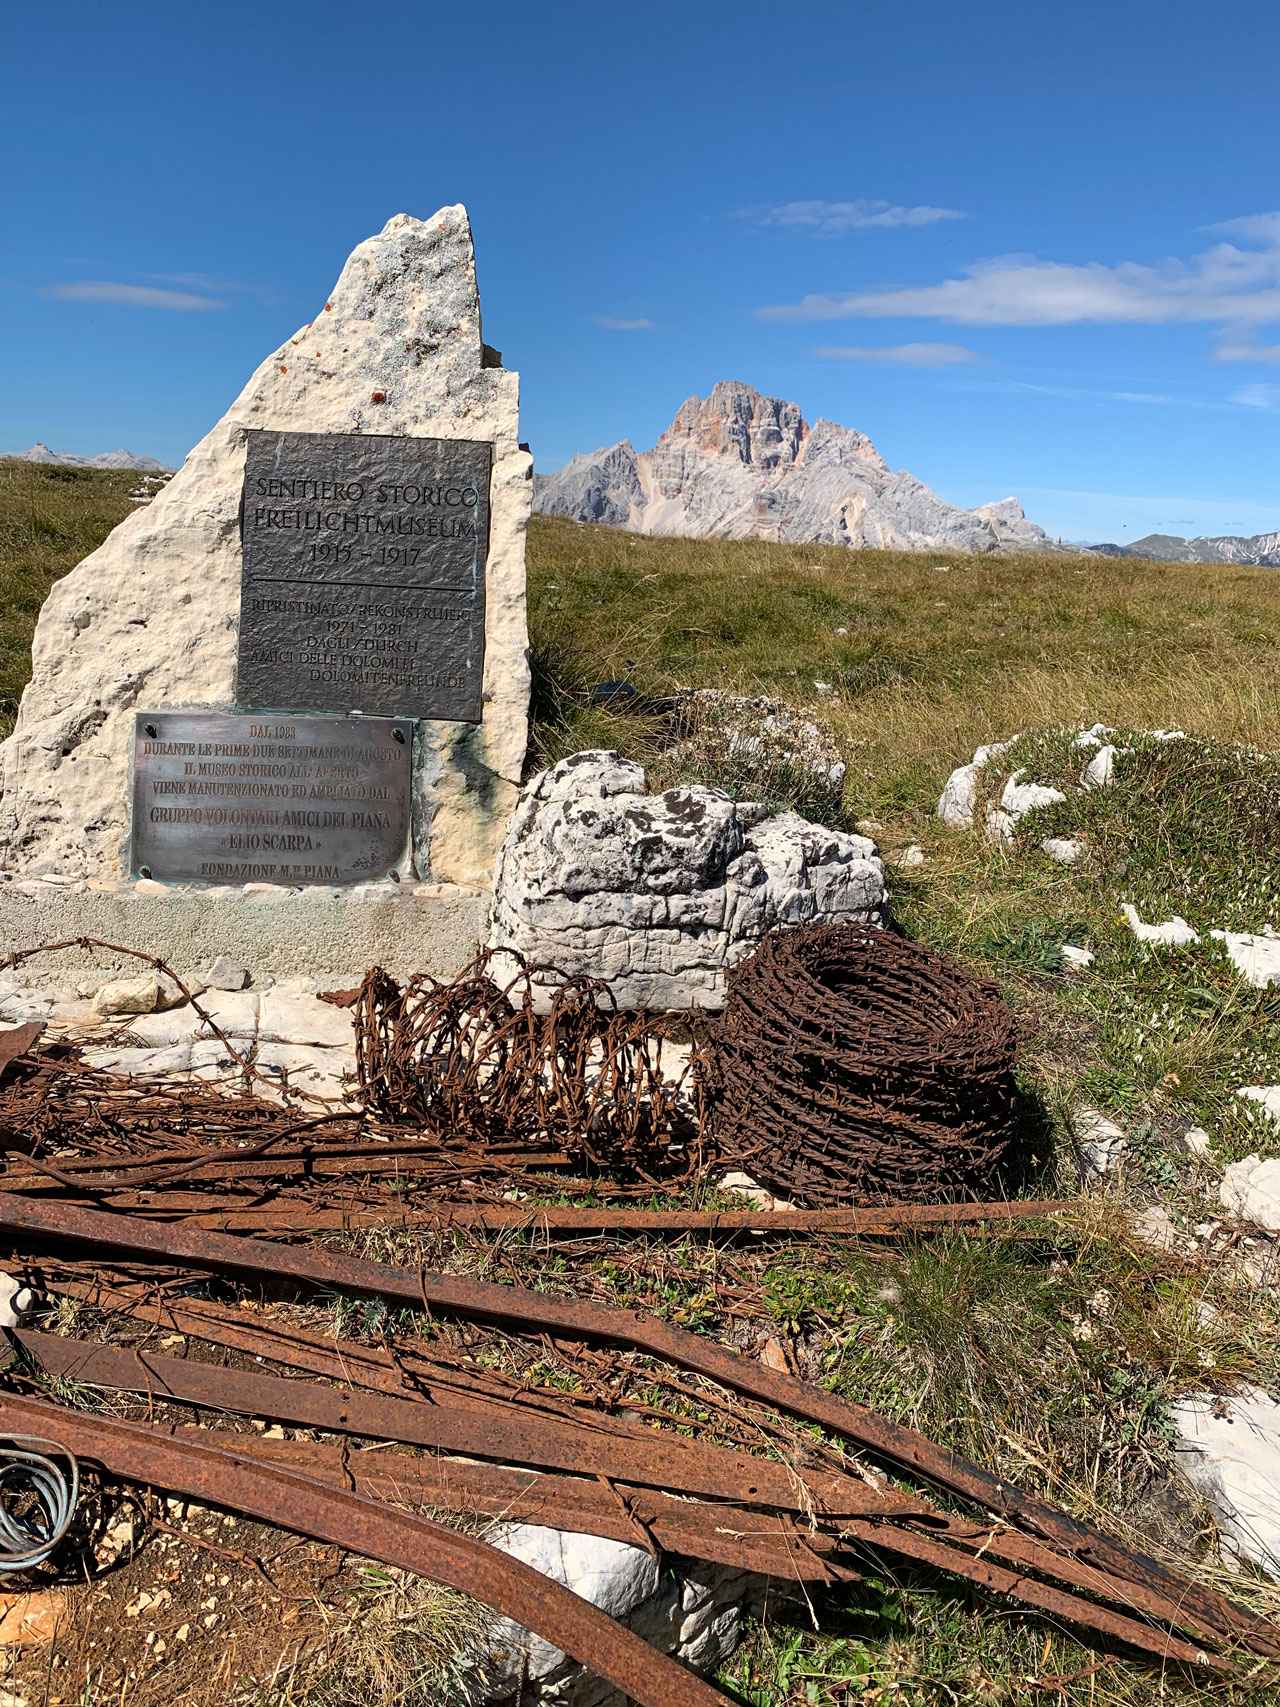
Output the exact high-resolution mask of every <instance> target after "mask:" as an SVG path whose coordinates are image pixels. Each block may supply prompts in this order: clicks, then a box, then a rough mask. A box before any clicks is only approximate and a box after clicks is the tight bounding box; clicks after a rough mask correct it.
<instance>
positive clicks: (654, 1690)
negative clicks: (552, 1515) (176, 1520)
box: [0, 1393, 732, 1707]
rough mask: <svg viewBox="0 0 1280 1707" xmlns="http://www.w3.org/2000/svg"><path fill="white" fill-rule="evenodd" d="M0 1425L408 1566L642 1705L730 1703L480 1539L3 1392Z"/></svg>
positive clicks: (311, 1480)
mask: <svg viewBox="0 0 1280 1707" xmlns="http://www.w3.org/2000/svg"><path fill="white" fill-rule="evenodd" d="M0 1428H3V1430H4V1431H5V1432H6V1433H12V1434H39V1435H42V1436H43V1437H44V1438H46V1439H53V1440H57V1441H58V1443H59V1444H60V1445H61V1446H63V1447H65V1448H66V1449H67V1450H68V1451H71V1452H74V1453H75V1455H76V1456H77V1457H78V1458H79V1459H80V1460H81V1461H82V1462H84V1463H89V1464H96V1465H98V1466H99V1467H100V1468H101V1469H103V1470H104V1471H106V1472H107V1473H108V1474H110V1475H113V1476H121V1477H124V1478H125V1479H126V1480H130V1481H135V1482H143V1483H145V1484H147V1485H148V1486H151V1487H157V1488H164V1489H166V1490H168V1491H169V1492H170V1493H174V1494H182V1495H184V1496H185V1497H187V1498H189V1499H195V1500H199V1501H201V1502H202V1503H204V1504H207V1505H216V1506H223V1507H230V1508H231V1509H233V1510H235V1511H240V1512H244V1513H245V1514H246V1515H248V1516H251V1517H256V1518H259V1519H261V1520H262V1521H264V1522H266V1523H272V1524H275V1525H276V1526H277V1527H278V1528H280V1529H288V1530H292V1531H293V1532H294V1533H295V1534H298V1535H308V1536H311V1537H312V1538H313V1539H315V1540H317V1541H323V1542H326V1543H328V1544H329V1545H332V1546H337V1547H342V1548H345V1549H346V1550H347V1551H349V1552H353V1553H356V1554H359V1555H360V1556H361V1557H363V1558H368V1559H377V1560H379V1561H380V1562H381V1563H383V1564H385V1565H392V1566H395V1567H397V1568H399V1569H401V1570H408V1571H414V1572H416V1573H417V1574H418V1575H419V1576H423V1577H427V1578H429V1579H430V1580H431V1581H432V1582H438V1583H443V1584H445V1585H446V1586H447V1587H449V1588H453V1589H457V1590H459V1591H460V1592H462V1593H463V1594H469V1595H471V1596H472V1597H473V1598H474V1599H476V1600H479V1601H481V1602H483V1604H484V1605H486V1606H489V1607H491V1608H493V1610H494V1611H496V1612H499V1613H502V1614H503V1615H504V1616H506V1617H508V1618H512V1619H514V1620H515V1621H516V1622H517V1623H518V1624H522V1625H524V1626H525V1627H526V1628H527V1629H530V1630H533V1631H535V1632H536V1633H537V1634H538V1635H539V1636H542V1637H543V1638H544V1639H545V1640H546V1641H548V1642H551V1643H553V1644H554V1645H555V1646H556V1647H558V1648H562V1649H563V1650H564V1651H565V1652H566V1653H567V1654H571V1655H572V1656H573V1658H574V1659H576V1660H579V1661H581V1663H582V1664H583V1665H585V1666H588V1667H589V1668H590V1669H591V1670H592V1671H594V1672H596V1673H597V1674H598V1675H599V1676H600V1677H603V1678H605V1679H607V1680H608V1682H610V1683H612V1684H613V1686H614V1687H615V1688H616V1689H620V1690H621V1691H622V1692H623V1693H624V1694H625V1695H629V1696H631V1697H632V1699H633V1700H635V1701H637V1702H639V1703H641V1704H642V1707H732V1704H731V1703H730V1702H729V1700H728V1698H727V1696H725V1695H722V1694H721V1692H720V1691H719V1690H718V1689H716V1688H714V1687H713V1686H712V1685H711V1684H708V1683H704V1682H703V1681H702V1679H701V1678H699V1677H695V1676H694V1674H693V1673H692V1672H689V1671H686V1670H685V1669H684V1667H683V1666H681V1665H678V1664H677V1663H676V1661H674V1660H672V1659H669V1658H668V1657H667V1656H666V1655H665V1654H662V1653H659V1652H658V1650H657V1649H656V1648H651V1647H650V1646H649V1644H648V1643H647V1642H644V1641H642V1640H641V1639H640V1637H639V1636H636V1635H633V1634H632V1632H631V1631H630V1630H627V1629H624V1628H623V1627H622V1626H621V1625H619V1624H617V1623H615V1622H614V1620H613V1619H612V1618H610V1617H609V1616H608V1615H607V1614H606V1613H603V1612H601V1611H600V1610H599V1609H598V1608H597V1607H595V1606H592V1605H591V1604H590V1602H589V1601H585V1600H583V1599H582V1598H581V1597H580V1596H578V1595H576V1594H574V1593H573V1592H572V1591H571V1590H569V1589H567V1588H564V1587H562V1586H561V1585H560V1584H559V1583H557V1582H554V1581H552V1580H551V1579H550V1578H548V1577H544V1576H542V1575H541V1573H540V1572H538V1571H535V1570H534V1569H533V1568H532V1566H530V1565H526V1564H523V1563H522V1562H521V1561H519V1560H517V1559H512V1558H510V1557H508V1556H507V1555H506V1554H504V1553H500V1552H499V1551H498V1550H497V1549H496V1548H494V1547H491V1546H489V1545H487V1544H486V1543H485V1542H483V1541H477V1540H475V1539H474V1538H473V1537H472V1536H470V1535H464V1534H461V1533H459V1532H458V1531H457V1530H453V1529H450V1528H448V1527H447V1526H446V1525H444V1524H440V1523H433V1522H432V1521H431V1520H430V1519H429V1518H425V1517H421V1516H418V1515H416V1514H413V1513H410V1512H406V1511H402V1510H398V1509H393V1508H391V1507H388V1506H384V1505H380V1504H378V1503H377V1502H376V1501H374V1500H370V1499H365V1498H363V1497H362V1496H361V1495H359V1494H354V1493H350V1492H348V1491H345V1490H343V1489H341V1488H335V1487H332V1486H330V1485H329V1484H328V1483H326V1482H323V1481H320V1480H319V1479H317V1478H315V1477H312V1476H304V1475H300V1474H298V1473H297V1472H296V1471H291V1470H286V1469H283V1468H282V1467H281V1466H279V1465H276V1464H268V1463H263V1462H261V1461H255V1460H253V1459H251V1458H250V1457H248V1456H247V1455H242V1454H238V1453H237V1452H235V1451H234V1450H233V1449H231V1448H228V1447H224V1446H210V1445H209V1444H207V1443H206V1442H203V1441H196V1440H179V1439H177V1438H174V1437H168V1438H166V1437H164V1436H162V1435H157V1434H154V1433H152V1432H151V1431H150V1430H148V1429H145V1428H138V1427H136V1426H134V1425H131V1424H129V1423H122V1422H116V1421H114V1420H113V1419H111V1418H108V1417H103V1416H86V1415H84V1414H83V1413H81V1412H78V1411H73V1410H69V1409H68V1408H67V1407H66V1406H63V1405H52V1404H49V1403H47V1402H44V1401H41V1400H33V1399H20V1398H16V1397H14V1395H12V1394H10V1393H0Z"/></svg>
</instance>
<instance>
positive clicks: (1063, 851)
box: [1040, 836, 1085, 865]
mask: <svg viewBox="0 0 1280 1707" xmlns="http://www.w3.org/2000/svg"><path fill="white" fill-rule="evenodd" d="M1040 849H1041V852H1042V853H1047V854H1048V856H1049V858H1050V859H1053V860H1057V862H1058V864H1059V865H1074V864H1075V863H1076V861H1077V860H1078V859H1079V858H1080V856H1081V855H1082V854H1083V853H1084V851H1085V846H1084V843H1083V842H1082V841H1081V840H1080V838H1079V836H1046V837H1045V839H1044V840H1043V841H1042V842H1041V844H1040Z"/></svg>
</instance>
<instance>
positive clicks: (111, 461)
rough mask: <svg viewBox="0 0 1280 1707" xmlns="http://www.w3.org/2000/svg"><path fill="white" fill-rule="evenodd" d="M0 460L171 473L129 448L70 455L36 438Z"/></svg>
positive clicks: (1, 455)
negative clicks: (25, 447)
mask: <svg viewBox="0 0 1280 1707" xmlns="http://www.w3.org/2000/svg"><path fill="white" fill-rule="evenodd" d="M0 462H44V463H57V464H59V465H60V466H62V467H64V468H136V469H138V470H139V471H140V472H141V473H144V474H172V473H173V470H172V469H171V468H167V467H166V466H165V464H164V463H163V462H157V461H156V459H155V457H153V456H138V455H137V454H136V452H134V451H131V450H106V451H103V452H102V454H101V455H100V456H72V454H71V452H70V451H55V450H50V449H49V447H48V445H42V444H41V443H40V442H39V441H38V440H37V441H36V443H35V444H33V445H32V447H31V449H30V450H22V451H18V450H14V451H3V452H0Z"/></svg>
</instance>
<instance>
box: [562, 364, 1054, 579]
mask: <svg viewBox="0 0 1280 1707" xmlns="http://www.w3.org/2000/svg"><path fill="white" fill-rule="evenodd" d="M536 507H537V509H538V510H539V512H541V513H542V514H545V515H550V516H569V517H572V518H573V519H574V520H577V521H591V522H604V523H606V524H608V525H610V526H612V527H625V528H631V529H633V530H634V531H636V532H638V533H658V534H686V535H691V536H693V537H694V538H715V539H772V540H791V541H795V542H797V543H803V544H812V545H845V546H852V547H863V546H878V547H884V548H888V549H892V550H899V551H959V552H988V551H1010V550H1012V551H1071V550H1074V549H1077V548H1076V547H1072V546H1064V545H1062V544H1061V543H1060V542H1058V541H1056V540H1050V539H1049V538H1048V537H1047V536H1046V534H1045V533H1044V530H1043V529H1042V528H1038V527H1036V526H1035V524H1034V523H1032V522H1029V521H1027V519H1026V517H1025V516H1024V515H1023V513H1022V508H1021V506H1020V505H1019V504H1018V502H1017V500H1016V499H1014V498H1005V499H1003V500H1001V502H1000V503H998V504H987V505H984V506H983V507H982V508H981V509H978V510H961V509H957V508H956V507H955V505H953V504H948V503H946V502H945V500H944V499H942V498H939V496H938V495H937V493H936V492H931V491H930V490H929V488H928V487H927V486H925V485H923V484H922V483H921V482H920V481H919V480H917V479H916V478H915V477H914V476H913V475H911V474H908V473H906V472H905V471H900V472H899V473H897V474H895V473H893V472H892V470H891V469H890V468H889V467H888V466H887V464H886V463H885V462H884V460H883V458H882V457H881V456H880V455H879V453H878V452H877V450H876V448H875V446H874V445H873V444H872V443H871V440H870V439H869V438H867V437H866V435H865V434H864V433H859V432H855V431H853V430H852V429H851V428H848V427H842V426H840V425H838V423H837V422H835V421H817V422H815V424H814V425H813V426H812V427H810V426H809V425H808V424H807V423H806V422H805V421H804V419H803V418H802V417H801V414H800V410H799V409H798V407H797V406H796V405H795V404H794V403H786V402H783V401H782V400H781V399H780V398H777V397H762V396H761V395H760V393H759V392H758V391H756V390H754V389H753V388H752V387H751V386H749V385H742V384H740V383H739V382H738V381H736V380H723V381H721V383H720V384H719V385H716V386H715V387H714V388H713V389H712V392H711V395H710V396H709V397H707V398H702V397H691V398H689V400H688V401H687V402H686V403H684V404H683V405H682V406H681V408H680V409H679V411H678V412H677V414H676V418H675V420H674V421H673V422H672V424H671V426H670V427H669V428H668V430H667V431H666V432H665V433H664V434H663V435H662V437H661V438H660V439H659V440H658V443H657V444H656V445H655V446H654V447H653V449H652V450H648V451H641V452H640V453H639V454H637V453H636V452H635V451H634V450H633V449H632V447H631V444H630V442H629V441H627V440H625V439H624V440H623V441H621V442H620V443H618V444H616V445H610V446H608V447H606V448H604V449H601V450H597V451H590V452H587V453H585V454H584V455H581V456H576V457H574V458H573V460H572V461H571V462H569V463H566V465H565V466H564V468H562V469H561V470H560V471H559V473H558V474H553V475H551V476H550V477H549V478H548V479H546V480H545V481H542V480H540V481H539V489H538V496H537V506H536Z"/></svg>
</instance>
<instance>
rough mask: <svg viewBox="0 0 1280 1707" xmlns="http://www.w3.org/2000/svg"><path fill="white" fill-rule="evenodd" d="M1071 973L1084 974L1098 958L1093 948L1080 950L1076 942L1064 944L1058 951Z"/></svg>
mask: <svg viewBox="0 0 1280 1707" xmlns="http://www.w3.org/2000/svg"><path fill="white" fill-rule="evenodd" d="M1058 952H1059V953H1060V954H1061V955H1062V959H1063V963H1064V965H1066V967H1067V968H1068V970H1069V971H1072V972H1083V971H1084V970H1085V968H1086V967H1087V966H1092V965H1093V963H1094V961H1095V960H1096V959H1097V958H1098V957H1097V955H1096V954H1095V953H1094V952H1093V950H1092V949H1091V948H1078V947H1077V946H1076V944H1075V943H1074V942H1064V943H1063V945H1062V947H1061V949H1060V950H1059V951H1058Z"/></svg>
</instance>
